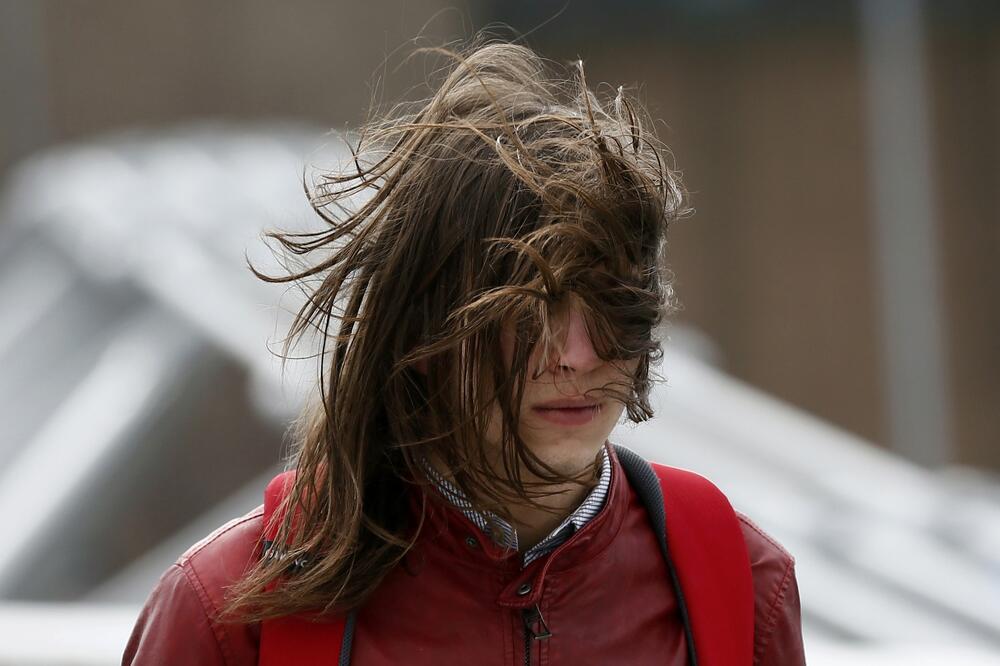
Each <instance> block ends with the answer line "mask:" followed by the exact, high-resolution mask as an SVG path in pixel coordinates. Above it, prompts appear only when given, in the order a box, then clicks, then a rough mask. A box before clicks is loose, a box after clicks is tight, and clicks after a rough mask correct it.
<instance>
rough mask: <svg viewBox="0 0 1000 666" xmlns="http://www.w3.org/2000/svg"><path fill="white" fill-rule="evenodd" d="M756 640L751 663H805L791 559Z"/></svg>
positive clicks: (793, 665) (765, 665)
mask: <svg viewBox="0 0 1000 666" xmlns="http://www.w3.org/2000/svg"><path fill="white" fill-rule="evenodd" d="M755 642H756V645H755V646H754V663H755V664H758V666H804V665H805V663H806V656H805V650H804V648H803V645H802V617H801V611H800V608H799V586H798V583H797V581H796V580H795V563H794V561H791V562H789V563H788V569H787V570H786V572H785V575H784V577H783V578H782V581H781V583H780V584H779V585H778V589H777V591H776V592H775V594H774V598H773V600H772V603H771V606H770V608H769V609H768V612H767V619H766V620H765V623H764V625H763V626H761V627H760V629H759V634H758V636H757V638H756V641H755Z"/></svg>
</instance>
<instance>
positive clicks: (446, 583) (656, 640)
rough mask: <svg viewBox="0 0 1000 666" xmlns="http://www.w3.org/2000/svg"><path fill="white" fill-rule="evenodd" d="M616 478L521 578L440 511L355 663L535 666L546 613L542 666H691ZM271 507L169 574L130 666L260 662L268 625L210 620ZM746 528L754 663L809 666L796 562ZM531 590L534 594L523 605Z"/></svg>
mask: <svg viewBox="0 0 1000 666" xmlns="http://www.w3.org/2000/svg"><path fill="white" fill-rule="evenodd" d="M613 470H614V476H613V478H612V484H611V488H610V489H609V497H608V502H607V504H606V506H605V508H604V510H602V511H601V513H600V514H598V516H596V517H595V518H594V519H593V520H592V521H591V522H590V523H588V524H587V525H586V526H585V527H584V528H583V529H582V530H580V531H579V532H578V533H577V534H575V535H574V536H573V537H572V538H571V539H569V540H568V541H567V542H565V543H564V544H563V545H562V546H560V547H559V548H558V549H556V550H555V551H553V552H552V553H551V554H550V555H549V556H547V557H544V558H541V559H540V560H538V561H536V562H534V563H532V564H531V565H530V566H529V567H528V568H527V569H525V570H523V571H522V570H521V568H520V562H519V559H518V556H517V553H511V552H506V551H504V550H503V549H502V548H499V547H498V546H496V545H495V544H493V543H492V542H491V541H490V540H489V539H488V538H487V537H486V536H485V535H483V534H482V532H481V531H480V530H479V529H478V528H476V527H475V525H473V524H472V523H471V522H469V521H468V520H467V519H466V518H465V517H464V516H462V515H461V514H460V513H459V512H458V511H455V510H453V509H450V508H449V507H447V506H444V505H439V504H436V503H435V504H432V505H431V506H432V507H433V509H432V511H431V512H430V515H429V517H428V521H427V523H426V524H425V532H424V534H423V535H422V537H421V539H420V540H419V541H418V543H417V545H416V546H415V548H414V549H413V550H412V551H411V552H410V553H409V554H408V555H407V557H406V559H405V560H404V562H403V565H402V566H400V567H398V568H397V569H396V570H394V571H393V572H392V573H391V574H390V575H389V576H388V577H387V578H386V579H385V580H384V581H383V583H382V584H381V585H380V586H379V588H378V589H377V590H376V592H375V593H374V594H373V595H372V597H371V598H370V599H369V600H368V603H366V605H365V606H364V607H363V608H362V609H360V611H359V612H358V614H357V620H356V626H355V631H354V644H353V650H352V654H351V663H352V664H356V665H359V666H369V665H378V664H400V663H406V664H425V663H426V664H430V663H435V664H437V663H441V659H442V658H443V657H444V656H446V658H447V662H448V663H476V664H523V663H524V649H525V645H524V641H523V630H522V627H523V620H522V612H523V611H524V610H525V609H526V608H527V609H530V608H532V607H533V606H534V605H535V604H537V605H538V609H539V610H540V611H541V614H542V617H543V618H544V620H545V623H546V625H547V626H548V628H549V630H550V631H551V633H552V635H551V636H550V637H549V638H547V639H544V640H537V641H530V642H529V645H530V650H531V659H532V661H531V663H533V664H552V665H557V664H571V663H581V664H583V663H623V664H657V665H667V666H686V664H687V658H688V655H687V648H686V645H685V640H684V628H683V623H682V622H681V620H680V616H679V612H678V601H677V598H676V595H675V593H674V591H673V588H672V586H671V584H670V582H669V577H668V572H667V570H666V564H665V562H664V560H663V557H662V556H661V554H660V551H659V545H658V542H657V537H656V534H655V533H654V531H653V530H652V529H650V525H649V520H648V516H647V513H646V510H645V507H644V506H643V504H642V502H641V501H640V499H639V497H638V496H637V495H636V493H635V491H634V490H633V489H632V488H631V487H630V485H629V484H628V482H627V480H626V479H625V477H624V474H623V472H622V470H621V467H620V465H619V464H618V463H617V461H615V464H614V466H613ZM414 502H419V498H414ZM262 509H263V507H258V508H257V509H255V510H254V511H252V512H250V513H248V514H247V515H246V516H243V517H242V518H239V519H237V520H234V521H231V522H230V523H227V524H226V525H225V526H223V527H222V528H220V529H219V530H217V531H216V532H214V533H213V534H212V535H209V537H207V538H206V539H204V540H203V541H201V542H199V543H198V544H196V545H195V546H193V547H192V548H191V549H189V550H188V552H186V553H185V554H184V555H183V556H182V557H181V558H180V559H179V560H178V562H177V564H175V565H174V566H173V567H171V568H170V569H169V570H168V571H167V572H166V573H164V575H163V577H162V578H161V580H160V582H159V584H158V585H157V586H156V588H154V590H153V592H152V593H151V594H150V597H149V599H148V600H147V602H146V604H145V606H144V608H143V610H142V612H141V614H140V616H139V619H138V621H137V622H136V626H135V629H134V630H133V633H132V636H131V638H130V640H129V643H128V646H127V647H126V650H125V654H124V656H123V661H122V663H123V664H161V663H162V664H174V663H198V664H228V665H230V666H233V665H236V664H239V665H250V664H255V663H257V660H258V645H259V636H260V634H259V631H260V628H259V625H255V624H249V625H221V624H219V623H217V622H215V621H213V620H212V619H211V615H212V613H213V612H214V611H215V610H217V609H218V608H219V606H220V604H221V601H222V594H223V591H224V587H225V586H226V585H228V584H230V583H231V582H232V581H234V580H235V579H236V578H237V577H238V576H239V575H241V573H242V572H243V571H245V569H246V566H247V565H248V564H249V563H250V562H251V561H252V560H253V558H255V557H259V556H260V548H261V539H260V537H261V530H262V527H263V525H262V522H263V521H262ZM737 516H738V520H739V527H740V530H741V532H742V534H743V537H744V542H745V544H746V549H747V555H748V558H749V561H750V565H751V572H752V585H753V597H754V631H753V664H754V665H755V666H779V665H781V666H799V665H800V664H804V663H805V658H804V652H803V647H802V636H801V624H800V609H799V595H798V589H797V586H796V582H795V574H794V560H793V558H792V557H791V556H790V555H789V554H788V553H787V552H786V551H785V550H784V549H783V548H782V547H781V546H780V545H779V544H778V543H777V542H775V541H774V540H773V539H771V538H770V537H769V536H768V535H766V534H765V533H764V532H763V531H762V530H760V528H758V527H757V526H756V525H754V524H753V522H752V521H750V520H749V519H748V518H747V517H746V516H743V515H742V514H737ZM668 520H669V517H668ZM668 530H669V527H668ZM525 583H528V584H529V585H530V590H529V591H527V592H526V593H519V592H523V591H524V589H525V588H522V586H523V585H524V584H525ZM335 662H336V656H335V655H331V658H330V663H335Z"/></svg>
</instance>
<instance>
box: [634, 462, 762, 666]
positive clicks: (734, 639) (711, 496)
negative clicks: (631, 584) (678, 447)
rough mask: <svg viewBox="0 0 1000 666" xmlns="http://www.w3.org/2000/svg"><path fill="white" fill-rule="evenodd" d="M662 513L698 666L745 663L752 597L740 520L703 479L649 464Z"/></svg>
mask: <svg viewBox="0 0 1000 666" xmlns="http://www.w3.org/2000/svg"><path fill="white" fill-rule="evenodd" d="M653 470H654V471H655V472H656V475H657V477H658V478H659V480H660V490H661V491H662V493H663V503H664V506H665V507H666V514H667V547H668V548H669V549H670V556H671V559H672V560H673V562H674V566H675V568H676V570H677V576H678V578H679V579H680V584H681V590H682V592H683V594H684V599H685V601H686V606H687V610H688V617H689V618H690V622H691V630H692V634H693V635H694V645H695V650H696V651H697V653H698V663H699V664H700V666H726V665H727V664H749V663H751V661H752V658H753V657H752V656H753V634H754V597H753V578H752V576H751V573H750V572H751V570H750V556H749V554H748V553H747V547H746V543H745V542H744V540H743V535H742V532H741V530H740V524H739V519H738V518H737V516H736V513H735V512H734V511H733V509H732V506H731V505H730V504H729V500H728V499H726V496H725V495H723V494H722V492H721V491H720V490H719V489H718V488H717V487H716V486H715V485H714V484H712V483H711V482H710V481H708V479H705V478H704V477H702V476H699V475H698V474H695V473H693V472H688V471H685V470H681V469H676V468H672V467H667V466H665V465H658V464H654V465H653Z"/></svg>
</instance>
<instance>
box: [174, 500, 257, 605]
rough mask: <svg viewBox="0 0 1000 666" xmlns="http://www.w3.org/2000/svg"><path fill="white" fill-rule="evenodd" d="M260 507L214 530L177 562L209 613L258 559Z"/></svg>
mask: <svg viewBox="0 0 1000 666" xmlns="http://www.w3.org/2000/svg"><path fill="white" fill-rule="evenodd" d="M263 515H264V507H263V506H258V507H257V508H255V509H253V510H251V511H249V512H248V513H246V514H244V515H243V516H240V517H239V518H234V519H233V520H230V521H229V522H227V523H226V524H224V525H221V526H220V527H218V528H217V529H215V530H214V531H213V532H212V533H211V534H209V535H208V536H206V537H205V538H203V539H202V540H200V541H198V542H197V543H195V544H194V545H192V546H191V547H190V548H188V549H187V550H186V551H184V553H183V554H182V555H181V556H180V557H179V558H177V562H176V566H177V567H179V568H180V569H181V570H182V571H184V573H185V575H186V576H187V577H188V578H189V579H190V580H191V582H192V584H193V585H194V586H195V587H196V588H197V589H198V590H199V593H200V594H201V595H202V596H203V597H204V599H205V601H206V602H207V604H208V605H209V606H210V607H211V609H212V610H218V608H219V607H220V606H221V603H222V600H223V599H222V595H223V593H224V592H225V587H226V586H228V585H230V584H232V583H234V582H235V581H236V580H238V579H239V578H241V577H242V576H243V574H244V573H246V571H247V569H248V568H249V567H250V565H251V564H253V562H254V561H255V560H256V559H257V558H258V557H260V553H261V548H262V547H263V541H262V538H261V535H262V526H263V522H264V518H263Z"/></svg>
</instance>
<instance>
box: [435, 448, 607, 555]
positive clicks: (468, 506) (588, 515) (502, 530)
mask: <svg viewBox="0 0 1000 666" xmlns="http://www.w3.org/2000/svg"><path fill="white" fill-rule="evenodd" d="M601 452H602V454H603V455H602V459H601V477H600V479H599V480H598V482H597V485H595V486H594V487H593V488H592V489H591V491H590V493H589V494H588V495H587V497H586V498H585V499H584V500H583V502H581V503H580V505H579V506H578V507H577V508H576V509H575V510H574V511H573V512H572V513H571V514H570V515H568V516H566V518H565V519H563V521H562V522H561V523H559V525H558V526H557V527H556V528H555V529H554V530H552V531H551V532H550V533H549V535H548V536H546V537H545V538H544V539H542V540H541V541H539V542H538V543H537V544H535V545H534V546H532V547H531V548H529V549H528V550H526V551H524V553H522V555H521V558H522V560H521V561H522V566H525V567H526V566H528V565H529V564H531V563H532V562H534V561H535V560H537V559H538V558H539V557H542V556H543V555H547V554H548V553H550V552H552V551H553V550H555V549H556V548H558V547H559V546H560V545H562V543H563V542H565V541H566V540H567V539H569V538H570V537H571V536H572V535H573V534H574V533H575V532H577V531H578V530H580V529H582V528H583V526H584V525H586V524H587V523H588V522H590V521H591V520H592V519H593V518H594V516H596V515H597V514H598V513H599V512H600V510H601V508H602V507H603V506H604V503H605V501H606V500H607V497H608V488H609V486H610V484H611V458H610V456H609V455H608V449H607V446H605V447H603V448H602V449H601ZM424 468H425V470H426V471H427V475H428V476H429V477H430V480H431V481H432V482H433V483H434V485H435V487H436V488H437V489H438V491H439V492H440V493H441V494H442V495H443V496H444V497H445V499H447V500H448V501H449V502H451V504H453V505H454V506H455V508H457V509H458V510H459V511H461V512H462V514H463V515H465V517H466V518H468V519H469V520H470V521H472V522H473V523H474V524H475V525H476V526H477V527H479V529H481V530H482V531H483V532H484V533H485V534H487V535H489V534H491V530H490V524H491V522H492V523H493V524H494V525H495V526H496V528H497V529H498V531H499V533H498V534H497V535H496V537H495V538H494V541H496V543H498V544H499V545H500V546H504V547H507V548H509V549H511V550H520V549H519V548H518V541H517V530H515V529H514V526H513V525H511V524H510V523H508V522H507V521H506V520H504V519H503V518H501V517H500V516H497V515H496V514H494V513H490V512H479V511H476V510H475V509H473V508H472V503H471V502H469V500H468V498H467V497H466V496H465V493H463V492H462V490H461V489H460V488H458V487H457V486H455V485H454V484H453V483H451V482H450V481H448V480H447V479H445V478H444V477H443V476H441V474H440V473H438V471H437V470H436V469H434V468H433V467H432V466H431V465H430V463H429V462H427V461H425V462H424Z"/></svg>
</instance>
